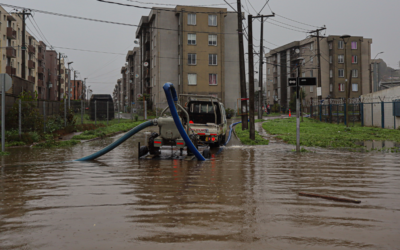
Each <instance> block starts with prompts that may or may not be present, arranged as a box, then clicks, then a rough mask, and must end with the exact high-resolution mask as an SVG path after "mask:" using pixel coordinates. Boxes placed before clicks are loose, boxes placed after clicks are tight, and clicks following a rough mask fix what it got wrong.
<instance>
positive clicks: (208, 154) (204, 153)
mask: <svg viewBox="0 0 400 250" xmlns="http://www.w3.org/2000/svg"><path fill="white" fill-rule="evenodd" d="M203 156H204V158H206V159H209V158H210V156H211V153H210V149H209V148H206V149H204V150H203Z"/></svg>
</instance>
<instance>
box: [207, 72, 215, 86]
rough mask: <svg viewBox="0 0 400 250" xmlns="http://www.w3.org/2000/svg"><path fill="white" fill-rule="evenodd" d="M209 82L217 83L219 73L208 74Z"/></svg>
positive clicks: (210, 83)
mask: <svg viewBox="0 0 400 250" xmlns="http://www.w3.org/2000/svg"><path fill="white" fill-rule="evenodd" d="M208 84H209V85H217V74H209V75H208Z"/></svg>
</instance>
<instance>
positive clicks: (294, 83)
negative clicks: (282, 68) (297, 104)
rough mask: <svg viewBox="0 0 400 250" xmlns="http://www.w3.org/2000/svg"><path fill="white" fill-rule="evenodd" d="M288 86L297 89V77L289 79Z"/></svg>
mask: <svg viewBox="0 0 400 250" xmlns="http://www.w3.org/2000/svg"><path fill="white" fill-rule="evenodd" d="M288 86H289V87H296V86H297V78H296V77H293V78H289V80H288Z"/></svg>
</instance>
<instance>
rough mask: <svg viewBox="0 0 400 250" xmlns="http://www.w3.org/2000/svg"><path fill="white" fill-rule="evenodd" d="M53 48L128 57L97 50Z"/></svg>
mask: <svg viewBox="0 0 400 250" xmlns="http://www.w3.org/2000/svg"><path fill="white" fill-rule="evenodd" d="M53 48H59V49H68V50H77V51H84V52H93V53H102V54H113V55H126V54H122V53H114V52H106V51H97V50H85V49H74V48H66V47H56V46H53Z"/></svg>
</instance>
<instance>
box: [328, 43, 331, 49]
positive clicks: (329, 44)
mask: <svg viewBox="0 0 400 250" xmlns="http://www.w3.org/2000/svg"><path fill="white" fill-rule="evenodd" d="M328 46H329V49H330V50H331V49H332V42H330V43H328Z"/></svg>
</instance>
